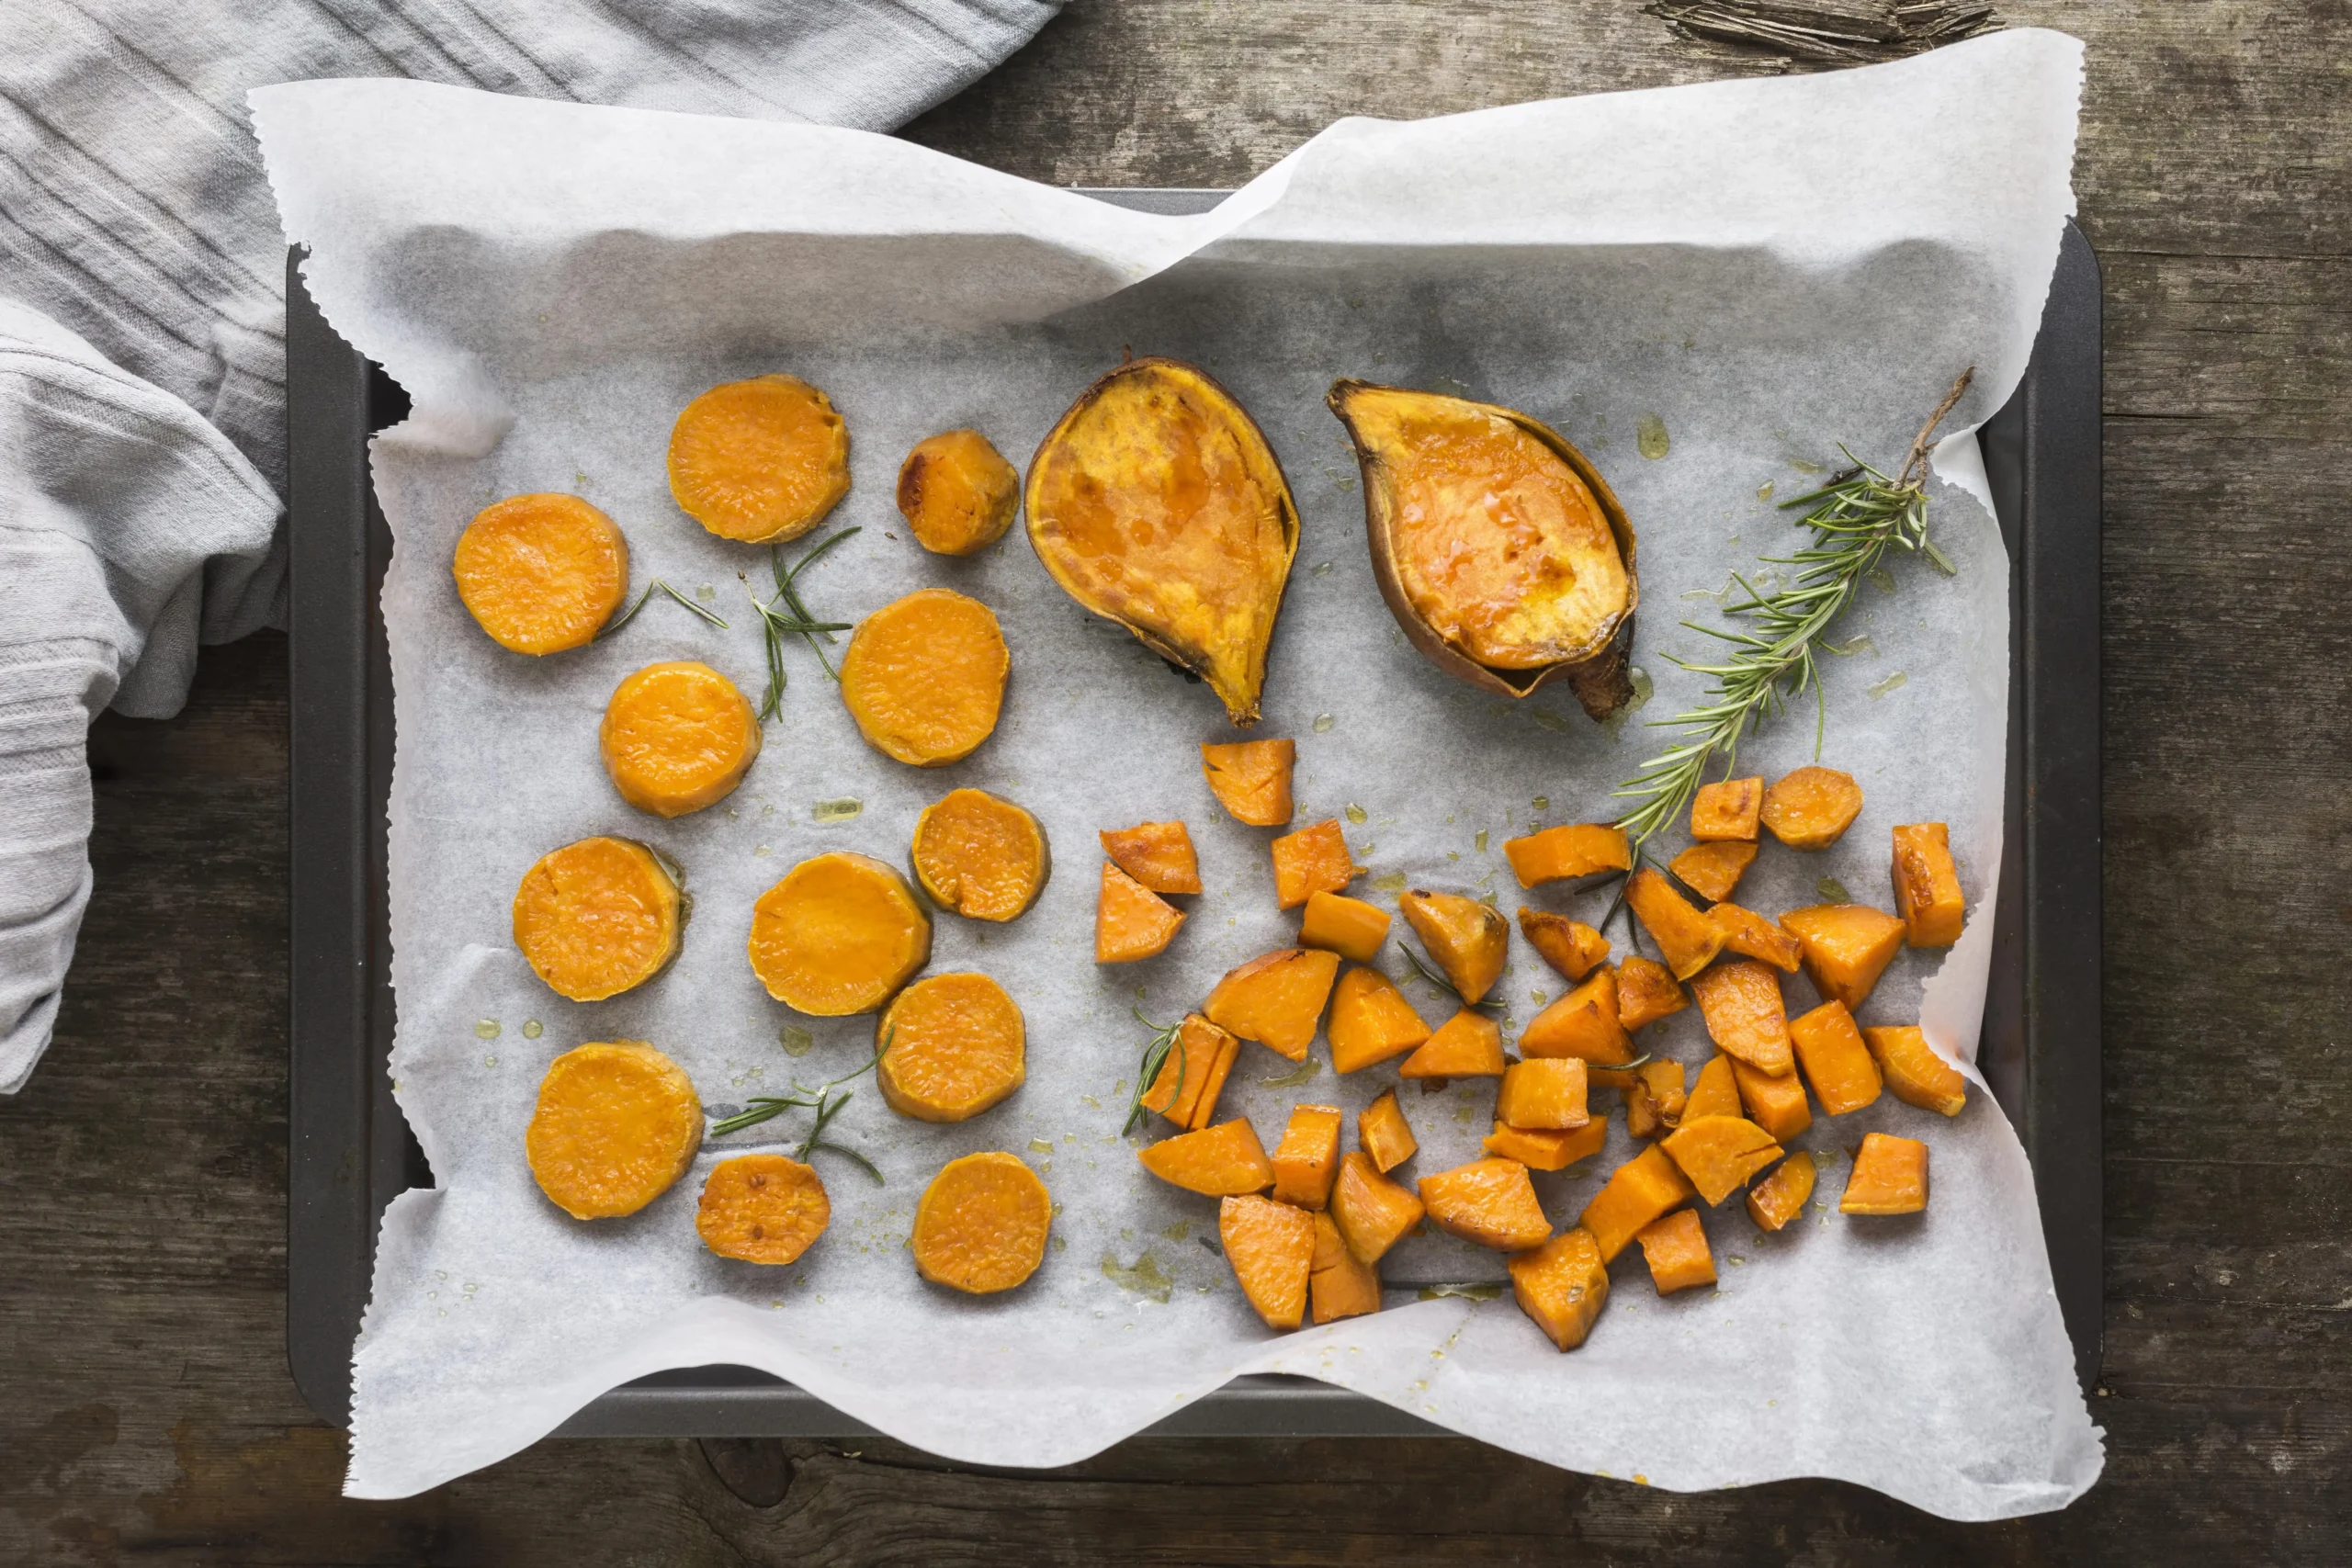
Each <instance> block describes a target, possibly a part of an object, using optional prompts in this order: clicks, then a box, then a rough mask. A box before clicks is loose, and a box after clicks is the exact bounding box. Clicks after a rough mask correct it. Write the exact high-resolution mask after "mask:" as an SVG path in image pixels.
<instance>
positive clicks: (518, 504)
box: [451, 494, 628, 654]
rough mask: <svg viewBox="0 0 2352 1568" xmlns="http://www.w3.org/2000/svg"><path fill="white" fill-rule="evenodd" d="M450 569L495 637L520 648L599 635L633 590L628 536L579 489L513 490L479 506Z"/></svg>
mask: <svg viewBox="0 0 2352 1568" xmlns="http://www.w3.org/2000/svg"><path fill="white" fill-rule="evenodd" d="M451 570H453V571H454V572H455V573H456V575H457V579H458V598H459V599H462V600H463V601H465V605H466V609H467V610H468V611H469V612H470V613H471V614H472V615H473V618H474V620H475V621H476V622H477V623H479V624H480V625H481V629H482V630H484V631H486V632H488V633H489V634H490V637H491V640H492V642H495V643H497V644H498V646H499V647H501V648H509V649H514V650H515V652H517V653H531V654H540V653H560V652H562V651H563V650H564V649H568V648H582V647H585V646H586V645H587V644H589V643H591V642H594V640H595V638H596V634H597V632H599V631H600V630H602V629H603V628H604V625H605V622H606V621H609V620H611V619H612V618H613V612H614V611H615V610H617V609H619V608H620V605H621V601H622V600H623V599H625V598H627V597H628V541H627V540H625V539H623V538H622V537H621V531H620V528H619V527H618V526H617V525H616V524H615V523H614V522H613V520H612V519H611V518H609V517H607V516H605V514H604V513H601V512H599V511H597V510H596V509H595V508H594V507H593V506H591V505H589V504H588V503H587V502H584V501H582V500H581V499H580V498H579V497H578V496H576V495H558V494H543V495H511V496H508V497H507V498H506V499H505V500H504V501H500V502H492V503H491V504H490V505H488V506H485V507H483V508H482V509H481V511H480V512H478V513H474V520H473V521H472V522H471V523H469V524H467V525H466V531H465V532H464V533H462V534H460V535H458V553H457V558H456V560H455V561H454V562H453V563H452V567H451Z"/></svg>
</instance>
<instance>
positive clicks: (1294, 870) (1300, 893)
mask: <svg viewBox="0 0 2352 1568" xmlns="http://www.w3.org/2000/svg"><path fill="white" fill-rule="evenodd" d="M1273 850H1274V901H1275V902H1276V903H1277V904H1279V905H1281V907H1282V908H1285V909H1295V908H1298V907H1299V906H1300V905H1301V904H1304V903H1306V900H1307V899H1308V898H1309V897H1312V896H1313V895H1315V894H1317V893H1338V892H1340V891H1341V890H1342V889H1344V888H1345V887H1346V886H1347V885H1348V884H1349V883H1351V882H1352V881H1354V880H1355V879H1356V876H1357V875H1358V872H1357V868H1356V863H1355V862H1354V860H1352V859H1351V858H1350V856H1349V854H1348V840H1347V835H1346V834H1345V833H1343V832H1341V831H1340V819H1339V818H1336V817H1329V818H1324V819H1323V820H1322V821H1320V822H1317V823H1315V824H1313V825H1312V826H1310V827H1306V828H1301V829H1299V830H1298V831H1297V832H1295V833H1284V834H1283V836H1282V837H1281V838H1279V839H1276V840H1274V844H1273Z"/></svg>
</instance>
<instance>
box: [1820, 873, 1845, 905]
mask: <svg viewBox="0 0 2352 1568" xmlns="http://www.w3.org/2000/svg"><path fill="white" fill-rule="evenodd" d="M1813 890H1814V891H1815V893H1818V894H1819V895H1821V897H1824V898H1826V899H1828V900H1829V901H1830V902H1831V903H1832V904H1850V903H1852V902H1853V901H1854V896H1853V895H1852V894H1850V893H1849V892H1847V891H1846V885H1845V884H1844V883H1842V882H1840V881H1838V879H1837V878H1836V877H1834V876H1825V877H1823V878H1822V879H1821V880H1820V881H1818V882H1816V883H1815V884H1814V885H1813Z"/></svg>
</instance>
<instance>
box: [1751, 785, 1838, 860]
mask: <svg viewBox="0 0 2352 1568" xmlns="http://www.w3.org/2000/svg"><path fill="white" fill-rule="evenodd" d="M1861 811H1862V786H1861V785H1860V784H1856V783H1855V782H1854V775H1853V774H1851V773H1839V772H1838V770H1837V769H1835V768H1799V769H1798V770H1797V771H1796V772H1794V773H1791V774H1789V775H1788V776H1787V777H1785V778H1783V779H1781V780H1780V781H1779V782H1777V783H1776V784H1773V785H1772V787H1771V788H1770V789H1768V790H1766V791H1765V792H1764V806H1763V809H1762V811H1761V813H1760V816H1761V818H1762V820H1763V823H1764V826H1766V827H1767V828H1770V829H1772V836H1773V837H1774V838H1776V839H1778V840H1781V842H1782V843H1784V844H1786V845H1788V846H1789V848H1791V849H1792V850H1826V849H1827V848H1828V847H1829V846H1830V845H1832V844H1834V843H1836V842H1837V841H1838V840H1839V839H1841V838H1843V837H1845V835H1846V829H1848V828H1850V827H1852V826H1853V822H1854V818H1857V817H1859V816H1860V815H1861Z"/></svg>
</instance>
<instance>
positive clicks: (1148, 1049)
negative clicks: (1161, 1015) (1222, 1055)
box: [1119, 1008, 1189, 1137]
mask: <svg viewBox="0 0 2352 1568" xmlns="http://www.w3.org/2000/svg"><path fill="white" fill-rule="evenodd" d="M1130 1011H1132V1012H1133V1013H1134V1014H1135V1015H1136V1022H1137V1023H1140V1024H1142V1025H1143V1026H1144V1027H1145V1028H1146V1029H1148V1030H1150V1031H1151V1038H1150V1039H1149V1040H1148V1041H1146V1042H1145V1043H1144V1048H1143V1059H1142V1060H1141V1061H1140V1062H1138V1063H1136V1092H1135V1093H1134V1095H1133V1096H1131V1097H1130V1098H1129V1099H1128V1100H1127V1119H1126V1121H1125V1122H1122V1123H1121V1124H1120V1127H1119V1135H1120V1136H1122V1137H1125V1135H1126V1134H1129V1133H1132V1132H1134V1131H1135V1130H1136V1122H1140V1121H1142V1120H1143V1113H1144V1110H1145V1106H1144V1103H1143V1097H1144V1096H1145V1095H1147V1094H1148V1093H1150V1092H1151V1086H1152V1085H1154V1084H1156V1083H1158V1082H1159V1071H1160V1069H1161V1068H1162V1067H1164V1066H1167V1065H1168V1053H1169V1052H1170V1051H1173V1052H1175V1053H1176V1093H1175V1095H1174V1096H1173V1097H1171V1098H1170V1100H1169V1102H1168V1103H1169V1104H1170V1105H1173V1104H1175V1103H1176V1100H1179V1099H1182V1097H1183V1093H1184V1074H1185V1071H1186V1069H1187V1067H1188V1066H1189V1064H1188V1063H1187V1062H1186V1061H1185V1051H1184V1045H1183V1033H1184V1021H1183V1020H1182V1019H1179V1020H1177V1021H1175V1022H1174V1023H1154V1022H1152V1021H1151V1020H1149V1019H1148V1018H1146V1017H1144V1015H1143V1009H1141V1008H1134V1009H1130Z"/></svg>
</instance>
